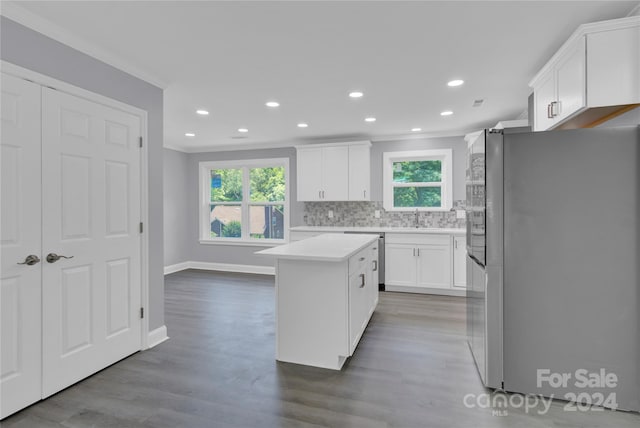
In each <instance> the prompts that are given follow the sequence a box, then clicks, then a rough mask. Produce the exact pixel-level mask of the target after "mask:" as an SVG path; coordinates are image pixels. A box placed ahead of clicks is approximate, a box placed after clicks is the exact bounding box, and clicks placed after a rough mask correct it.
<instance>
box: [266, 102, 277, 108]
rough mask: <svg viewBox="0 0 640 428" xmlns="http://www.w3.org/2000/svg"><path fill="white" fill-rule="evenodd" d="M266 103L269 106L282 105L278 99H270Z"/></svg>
mask: <svg viewBox="0 0 640 428" xmlns="http://www.w3.org/2000/svg"><path fill="white" fill-rule="evenodd" d="M265 105H266V106H267V107H280V103H279V102H277V101H269V102H267V103H266V104H265Z"/></svg>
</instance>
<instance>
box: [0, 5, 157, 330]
mask: <svg viewBox="0 0 640 428" xmlns="http://www.w3.org/2000/svg"><path fill="white" fill-rule="evenodd" d="M0 19H1V20H0V39H1V45H0V57H1V58H2V59H3V60H4V61H7V62H10V63H13V64H16V65H18V66H21V67H24V68H28V69H30V70H33V71H36V72H38V73H42V74H45V75H47V76H51V77H53V78H55V79H58V80H62V81H64V82H67V83H69V84H72V85H75V86H78V87H80V88H83V89H86V90H88V91H92V92H95V93H98V94H100V95H104V96H106V97H109V98H113V99H115V100H118V101H121V102H123V103H126V104H129V105H132V106H135V107H138V108H140V109H143V110H146V111H147V112H148V130H149V134H148V137H149V141H148V148H147V150H148V154H149V158H148V164H149V213H150V216H149V224H148V225H147V231H148V233H149V300H150V307H149V308H148V313H149V327H150V328H151V329H155V328H157V327H160V326H162V325H163V324H164V276H163V239H162V237H163V223H162V132H163V131H162V114H163V106H162V100H163V91H162V89H160V88H158V87H156V86H153V85H151V84H149V83H146V82H144V81H142V80H140V79H137V78H135V77H133V76H131V75H129V74H127V73H124V72H122V71H120V70H118V69H116V68H114V67H112V66H110V65H107V64H105V63H103V62H101V61H98V60H97V59H95V58H93V57H90V56H88V55H85V54H83V53H81V52H79V51H77V50H75V49H72V48H70V47H69V46H66V45H64V44H62V43H59V42H56V41H55V40H53V39H50V38H48V37H46V36H44V35H42V34H40V33H38V32H35V31H33V30H31V29H29V28H27V27H24V26H22V25H20V24H18V23H16V22H14V21H11V20H10V19H7V18H5V17H4V16H3V17H1V18H0Z"/></svg>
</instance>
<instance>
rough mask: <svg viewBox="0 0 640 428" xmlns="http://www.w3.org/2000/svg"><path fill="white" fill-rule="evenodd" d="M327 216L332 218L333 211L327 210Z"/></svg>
mask: <svg viewBox="0 0 640 428" xmlns="http://www.w3.org/2000/svg"><path fill="white" fill-rule="evenodd" d="M327 215H328V217H329V218H333V210H329V213H328V214H327Z"/></svg>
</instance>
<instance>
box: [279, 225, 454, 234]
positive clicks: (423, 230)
mask: <svg viewBox="0 0 640 428" xmlns="http://www.w3.org/2000/svg"><path fill="white" fill-rule="evenodd" d="M289 230H292V231H297V232H328V233H329V232H335V233H344V232H371V233H378V232H385V233H431V234H444V235H464V234H465V233H466V229H460V228H437V227H417V228H416V227H375V226H373V227H369V226H367V227H357V226H356V227H351V226H295V227H292V228H291V229H289Z"/></svg>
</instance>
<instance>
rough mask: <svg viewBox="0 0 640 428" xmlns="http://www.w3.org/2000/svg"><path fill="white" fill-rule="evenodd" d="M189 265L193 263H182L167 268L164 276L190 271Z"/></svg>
mask: <svg viewBox="0 0 640 428" xmlns="http://www.w3.org/2000/svg"><path fill="white" fill-rule="evenodd" d="M189 263H191V262H182V263H176V264H174V265H169V266H165V267H164V274H165V275H169V274H172V273H175V272H180V271H181V270H186V269H189Z"/></svg>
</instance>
